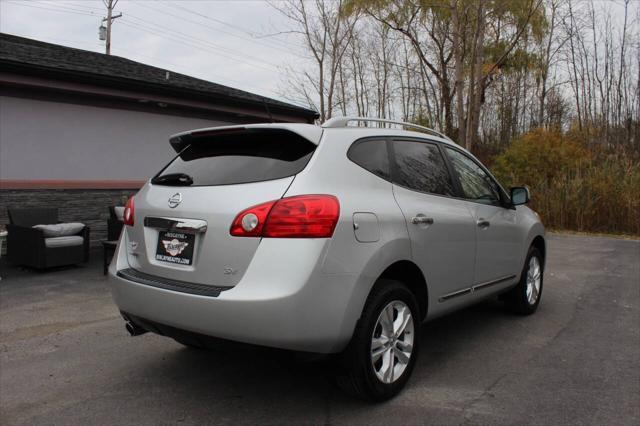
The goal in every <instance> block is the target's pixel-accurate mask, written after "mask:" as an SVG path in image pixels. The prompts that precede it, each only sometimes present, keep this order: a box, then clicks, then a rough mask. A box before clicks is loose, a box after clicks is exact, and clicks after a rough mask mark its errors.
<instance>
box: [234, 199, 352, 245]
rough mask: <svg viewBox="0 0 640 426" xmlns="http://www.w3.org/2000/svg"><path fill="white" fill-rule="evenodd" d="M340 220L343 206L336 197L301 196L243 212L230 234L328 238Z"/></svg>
mask: <svg viewBox="0 0 640 426" xmlns="http://www.w3.org/2000/svg"><path fill="white" fill-rule="evenodd" d="M339 216H340V203H339V202H338V199H337V198H336V197H334V196H333V195H298V196H295V197H288V198H282V199H280V200H275V201H269V202H267V203H263V204H258V205H257V206H253V207H249V208H248V209H246V210H243V211H241V212H240V213H239V214H238V216H236V218H235V219H234V221H233V223H232V225H231V230H230V233H231V235H233V236H236V237H265V238H329V237H331V236H332V235H333V231H334V229H335V228H336V224H337V223H338V217H339Z"/></svg>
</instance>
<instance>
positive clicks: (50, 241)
mask: <svg viewBox="0 0 640 426" xmlns="http://www.w3.org/2000/svg"><path fill="white" fill-rule="evenodd" d="M83 243H84V238H82V237H81V236H79V235H67V236H66V237H51V238H45V239H44V245H45V246H46V247H49V248H54V247H73V246H81V245H82V244H83Z"/></svg>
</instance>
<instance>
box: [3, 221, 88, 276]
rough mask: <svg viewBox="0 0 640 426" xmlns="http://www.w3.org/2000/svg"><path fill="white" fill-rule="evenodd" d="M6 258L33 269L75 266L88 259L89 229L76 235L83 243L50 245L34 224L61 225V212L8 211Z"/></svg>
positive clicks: (85, 228) (86, 228) (86, 227)
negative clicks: (59, 219)
mask: <svg viewBox="0 0 640 426" xmlns="http://www.w3.org/2000/svg"><path fill="white" fill-rule="evenodd" d="M8 213H9V222H10V223H9V225H7V232H8V235H7V258H8V259H9V261H10V262H12V263H14V264H16V265H21V266H29V267H32V268H38V269H42V268H51V267H54V266H63V265H73V264H77V263H81V262H87V261H88V260H89V227H88V226H85V227H84V229H82V230H81V231H80V232H78V233H77V234H76V236H79V237H82V239H83V241H82V244H80V245H78V244H74V245H64V244H63V245H56V246H52V245H53V244H49V242H48V241H45V240H52V239H51V238H45V235H44V232H43V231H42V230H41V229H37V228H33V226H34V225H47V224H56V223H60V222H59V221H58V209H8Z"/></svg>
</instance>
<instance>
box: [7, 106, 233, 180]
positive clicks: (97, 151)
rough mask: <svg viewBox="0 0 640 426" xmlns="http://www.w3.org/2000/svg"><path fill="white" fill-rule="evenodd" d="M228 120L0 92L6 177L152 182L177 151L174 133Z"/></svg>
mask: <svg viewBox="0 0 640 426" xmlns="http://www.w3.org/2000/svg"><path fill="white" fill-rule="evenodd" d="M225 124H232V123H229V122H223V121H212V120H205V119H199V118H188V117H177V116H170V115H163V114H153V113H148V112H140V111H129V110H119V109H111V108H103V107H94V106H85V105H75V104H68V103H60V102H50V101H40V100H33V99H22V98H14V97H8V96H0V179H12V180H13V179H25V180H33V179H36V180H37V179H72V180H85V179H91V180H146V179H147V178H148V177H150V176H151V175H153V174H155V173H156V172H157V171H158V170H159V169H160V167H162V166H163V165H164V164H166V163H167V162H168V161H169V160H170V159H171V158H172V156H173V155H175V153H174V152H173V150H172V149H171V147H170V146H169V136H170V135H171V134H173V133H177V132H180V131H184V130H189V129H196V128H201V127H211V126H220V125H225Z"/></svg>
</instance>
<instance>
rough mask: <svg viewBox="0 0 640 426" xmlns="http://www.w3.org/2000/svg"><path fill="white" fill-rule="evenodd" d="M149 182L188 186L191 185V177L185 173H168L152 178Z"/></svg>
mask: <svg viewBox="0 0 640 426" xmlns="http://www.w3.org/2000/svg"><path fill="white" fill-rule="evenodd" d="M151 183H157V184H160V185H169V186H189V185H193V178H192V177H191V176H189V175H188V174H186V173H169V174H168V175H162V176H157V177H155V178H153V179H152V180H151Z"/></svg>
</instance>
